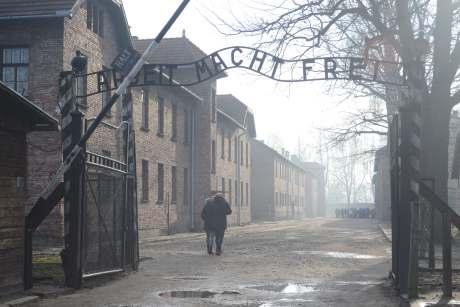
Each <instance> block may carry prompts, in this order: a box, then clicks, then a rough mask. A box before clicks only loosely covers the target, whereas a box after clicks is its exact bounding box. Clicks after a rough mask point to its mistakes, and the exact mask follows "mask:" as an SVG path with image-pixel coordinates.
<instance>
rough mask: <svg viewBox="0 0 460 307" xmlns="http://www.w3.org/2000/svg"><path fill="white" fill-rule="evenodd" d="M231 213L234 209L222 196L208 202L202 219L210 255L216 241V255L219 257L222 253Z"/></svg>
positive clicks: (202, 212) (218, 195) (219, 195)
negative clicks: (228, 216) (228, 218)
mask: <svg viewBox="0 0 460 307" xmlns="http://www.w3.org/2000/svg"><path fill="white" fill-rule="evenodd" d="M231 213H232V209H231V208H230V205H229V204H228V202H227V201H226V200H225V198H224V196H223V195H222V194H216V195H215V196H214V197H213V198H209V199H207V200H206V205H205V206H204V208H203V211H201V218H202V219H203V221H204V230H205V231H206V246H207V248H208V254H209V255H212V254H213V245H214V240H215V242H216V255H218V256H219V255H220V254H221V253H222V242H223V241H224V233H225V229H227V215H229V214H231Z"/></svg>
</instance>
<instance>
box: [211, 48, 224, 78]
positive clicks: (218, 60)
mask: <svg viewBox="0 0 460 307" xmlns="http://www.w3.org/2000/svg"><path fill="white" fill-rule="evenodd" d="M211 60H212V63H213V64H214V70H215V72H216V74H218V73H220V72H221V71H223V70H225V69H227V68H228V66H227V64H225V62H224V60H223V59H222V57H221V56H220V55H219V53H218V52H216V53H213V54H211ZM221 66H223V67H224V69H221Z"/></svg>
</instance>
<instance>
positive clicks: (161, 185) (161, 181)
mask: <svg viewBox="0 0 460 307" xmlns="http://www.w3.org/2000/svg"><path fill="white" fill-rule="evenodd" d="M164 177H165V170H164V165H163V164H161V163H158V178H157V180H158V182H157V183H158V184H157V185H158V197H157V201H158V203H159V204H160V203H163V201H164V180H165V178H164Z"/></svg>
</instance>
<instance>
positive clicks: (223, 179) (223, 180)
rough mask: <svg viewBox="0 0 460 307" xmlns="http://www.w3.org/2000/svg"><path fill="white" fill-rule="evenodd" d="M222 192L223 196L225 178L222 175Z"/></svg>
mask: <svg viewBox="0 0 460 307" xmlns="http://www.w3.org/2000/svg"><path fill="white" fill-rule="evenodd" d="M221 188H222V194H224V197H225V178H224V177H222V187H221Z"/></svg>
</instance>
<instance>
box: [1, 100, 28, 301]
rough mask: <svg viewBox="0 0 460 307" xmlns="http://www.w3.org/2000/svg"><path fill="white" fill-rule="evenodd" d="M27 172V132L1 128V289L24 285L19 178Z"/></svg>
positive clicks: (21, 203) (23, 212)
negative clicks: (8, 130)
mask: <svg viewBox="0 0 460 307" xmlns="http://www.w3.org/2000/svg"><path fill="white" fill-rule="evenodd" d="M0 101H1V100H0ZM0 117H1V115H0ZM0 122H1V118H0ZM25 175H26V138H25V133H23V132H16V133H13V132H4V131H1V130H0V220H1V227H0V291H2V288H5V287H14V286H18V285H20V284H22V271H23V259H24V252H23V246H24V214H25V205H24V192H23V190H22V189H18V188H17V178H24V177H25ZM0 293H1V292H0Z"/></svg>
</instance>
